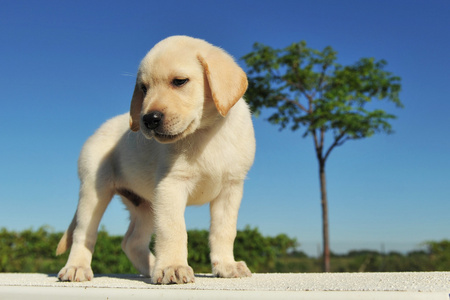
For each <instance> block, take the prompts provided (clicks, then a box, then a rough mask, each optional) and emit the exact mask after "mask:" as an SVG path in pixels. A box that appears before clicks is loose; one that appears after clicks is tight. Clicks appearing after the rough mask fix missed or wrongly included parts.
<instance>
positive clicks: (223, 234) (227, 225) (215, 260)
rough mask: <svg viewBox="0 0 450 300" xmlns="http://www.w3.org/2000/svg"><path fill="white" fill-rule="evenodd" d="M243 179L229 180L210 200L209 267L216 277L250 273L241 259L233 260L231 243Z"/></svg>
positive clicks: (240, 275) (241, 275)
mask: <svg viewBox="0 0 450 300" xmlns="http://www.w3.org/2000/svg"><path fill="white" fill-rule="evenodd" d="M242 192H243V182H242V181H240V182H230V183H229V184H228V185H226V186H225V187H224V188H223V189H222V192H221V193H220V195H219V197H217V198H216V199H215V200H214V201H212V202H211V203H210V213H211V229H210V233H209V241H210V247H211V263H212V271H213V274H214V275H215V276H218V277H227V278H230V277H250V276H252V273H251V272H250V270H249V269H248V268H247V265H246V264H245V262H243V261H239V262H236V261H235V260H234V254H233V245H234V239H235V238H236V223H237V216H238V211H239V206H240V204H241V199H242Z"/></svg>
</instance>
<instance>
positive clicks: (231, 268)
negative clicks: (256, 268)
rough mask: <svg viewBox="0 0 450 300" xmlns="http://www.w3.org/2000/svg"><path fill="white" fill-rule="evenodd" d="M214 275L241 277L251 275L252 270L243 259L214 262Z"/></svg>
mask: <svg viewBox="0 0 450 300" xmlns="http://www.w3.org/2000/svg"><path fill="white" fill-rule="evenodd" d="M212 271H213V275H214V276H217V277H223V278H239V277H251V276H252V272H250V270H249V268H247V265H246V264H245V262H243V261H235V262H232V263H219V262H215V263H213V268H212Z"/></svg>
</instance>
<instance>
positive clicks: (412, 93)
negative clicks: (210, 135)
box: [0, 0, 450, 254]
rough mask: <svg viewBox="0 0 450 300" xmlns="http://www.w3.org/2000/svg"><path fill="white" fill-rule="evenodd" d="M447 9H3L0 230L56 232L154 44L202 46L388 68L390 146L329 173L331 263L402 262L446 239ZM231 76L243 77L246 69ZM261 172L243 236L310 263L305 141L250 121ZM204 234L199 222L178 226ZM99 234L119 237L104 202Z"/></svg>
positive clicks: (286, 5)
mask: <svg viewBox="0 0 450 300" xmlns="http://www.w3.org/2000/svg"><path fill="white" fill-rule="evenodd" d="M449 15H450V2H449V1H446V0H445V1H444V0H443V1H435V0H431V1H392V0H389V1H358V0H354V1H350V0H349V1H331V0H329V1H264V0H259V1H234V0H230V1H199V0H194V1H19V0H13V1H9V0H3V1H1V2H0V70H1V71H0V103H1V109H0V116H1V117H0V128H1V129H0V138H1V147H0V168H1V169H2V172H0V187H1V196H0V201H1V202H0V203H1V204H0V205H1V206H0V227H6V228H8V229H10V230H23V229H26V228H34V229H36V228H38V227H40V226H42V225H49V226H51V227H52V228H54V230H56V231H63V230H65V229H66V227H67V226H68V225H69V223H70V220H71V218H72V216H73V213H74V211H75V208H76V204H77V201H78V199H77V197H78V178H77V173H76V162H77V158H78V154H79V151H80V149H81V147H82V145H83V143H84V141H85V140H86V138H87V137H88V136H89V135H91V134H92V133H93V132H94V130H95V129H96V128H97V127H98V126H99V125H100V124H101V123H103V122H104V121H105V120H107V119H109V118H111V117H113V116H115V115H117V114H120V113H123V112H125V111H127V110H128V107H129V101H130V99H131V94H132V91H133V87H134V80H135V78H134V76H135V73H136V70H137V67H138V64H139V62H140V60H141V59H142V57H143V56H144V55H145V54H146V52H147V51H148V50H149V49H150V48H151V47H152V46H153V45H154V44H155V43H157V42H158V41H160V40H161V39H163V38H165V37H167V36H170V35H175V34H184V35H190V36H194V37H198V38H202V39H205V40H207V41H209V42H211V43H213V44H215V45H217V46H220V47H222V48H224V49H226V50H227V51H228V52H229V53H230V54H232V55H233V56H234V57H235V58H237V59H239V58H240V57H242V56H243V55H245V54H247V53H248V52H250V51H251V50H252V45H253V43H254V42H260V43H264V44H268V45H270V46H272V47H275V48H280V47H285V46H288V45H289V44H291V43H292V42H297V41H300V40H305V41H306V42H307V43H308V45H309V46H310V47H312V48H316V49H323V48H324V47H325V46H327V45H330V46H332V47H333V48H334V49H335V50H337V51H338V62H339V63H341V64H351V63H353V62H355V61H356V60H358V59H359V58H361V57H375V58H376V59H385V60H387V62H388V65H387V68H386V69H387V70H389V71H391V72H393V73H394V74H396V75H398V76H400V77H401V78H402V92H401V95H400V96H401V100H402V102H403V103H404V104H405V108H404V109H398V108H395V107H394V106H388V105H387V106H383V108H385V109H386V110H388V111H389V112H391V113H394V114H396V115H397V116H398V119H397V120H395V121H394V122H393V128H394V130H395V134H393V135H389V136H386V135H378V136H374V137H372V138H369V139H365V140H361V141H352V142H348V143H346V144H345V145H344V146H342V147H340V148H337V149H336V150H334V151H333V153H332V154H331V156H330V158H329V160H328V163H327V180H328V194H329V209H330V229H331V248H332V250H333V251H335V252H344V251H347V250H348V249H362V248H372V249H378V250H379V249H381V247H382V246H381V245H384V247H385V249H386V250H387V251H390V250H399V251H405V250H412V249H414V248H417V247H418V245H420V243H422V242H424V241H427V240H441V239H450V232H449V228H450V218H449V217H448V212H449V211H450V201H449V200H450V199H449V198H450V196H449V192H448V189H449V186H450V172H449V169H450V159H449V156H448V155H449V152H450V151H449V150H450V133H449V129H450V126H449V125H450V124H449V117H448V115H449V113H450V101H449V100H450V99H449V97H450V96H449V95H450V83H449V82H450V68H449V67H450V55H449V50H450V18H449V17H448V16H449ZM239 63H240V65H241V66H242V67H244V69H245V65H244V63H243V61H242V60H239ZM254 125H255V130H256V139H257V154H256V160H255V164H254V166H253V168H252V170H251V171H250V173H249V175H248V178H249V179H248V181H247V182H246V187H245V195H244V199H243V203H242V206H241V211H240V215H239V222H238V226H239V228H243V227H245V225H250V226H252V227H258V228H259V229H260V231H261V232H262V233H263V234H265V235H275V234H278V233H287V234H288V235H289V236H291V237H296V238H297V239H298V241H299V242H300V243H301V244H302V246H301V247H300V249H301V250H304V251H307V252H308V253H310V254H316V253H317V247H318V245H319V244H320V241H321V211H320V202H319V184H318V174H317V161H316V158H315V156H314V150H313V144H312V141H311V139H310V138H302V137H301V132H291V131H289V130H285V131H282V132H280V131H279V130H278V128H277V127H275V126H273V125H270V124H268V123H267V122H266V121H265V120H264V117H260V118H256V119H254ZM186 222H187V226H188V228H198V229H207V228H208V224H209V215H208V208H207V207H192V208H188V209H187V212H186ZM102 224H103V225H104V226H105V227H106V229H107V230H108V231H109V232H111V233H113V234H123V233H124V232H125V231H126V228H127V226H128V215H127V212H126V211H125V210H124V207H123V205H122V204H121V203H120V201H119V200H118V199H114V200H113V202H112V204H111V205H110V207H109V209H108V211H107V213H106V214H105V217H104V220H103V222H102Z"/></svg>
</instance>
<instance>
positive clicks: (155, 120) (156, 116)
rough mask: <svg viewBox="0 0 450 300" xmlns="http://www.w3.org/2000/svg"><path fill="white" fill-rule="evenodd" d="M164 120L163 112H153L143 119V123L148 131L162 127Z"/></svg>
mask: <svg viewBox="0 0 450 300" xmlns="http://www.w3.org/2000/svg"><path fill="white" fill-rule="evenodd" d="M163 118H164V114H163V113H162V112H159V111H151V112H149V113H148V114H146V115H144V116H143V117H142V121H143V122H144V126H145V127H146V128H147V129H150V130H155V129H156V128H158V127H159V125H161V123H162V120H163Z"/></svg>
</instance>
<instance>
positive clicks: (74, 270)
mask: <svg viewBox="0 0 450 300" xmlns="http://www.w3.org/2000/svg"><path fill="white" fill-rule="evenodd" d="M92 278H94V273H93V272H92V269H91V268H90V267H87V268H84V267H76V266H66V267H64V268H62V269H61V271H59V273H58V279H59V280H61V281H77V282H80V281H87V280H92Z"/></svg>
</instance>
